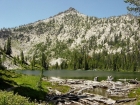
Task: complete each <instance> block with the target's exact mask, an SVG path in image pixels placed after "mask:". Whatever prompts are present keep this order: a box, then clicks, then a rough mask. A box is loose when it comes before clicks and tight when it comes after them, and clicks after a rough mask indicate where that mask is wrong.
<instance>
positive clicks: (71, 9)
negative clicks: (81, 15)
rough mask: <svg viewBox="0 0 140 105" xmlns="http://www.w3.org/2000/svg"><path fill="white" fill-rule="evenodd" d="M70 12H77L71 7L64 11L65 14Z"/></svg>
mask: <svg viewBox="0 0 140 105" xmlns="http://www.w3.org/2000/svg"><path fill="white" fill-rule="evenodd" d="M70 11H73V12H78V11H77V10H76V9H75V8H73V7H70V8H69V9H68V10H66V11H65V12H70Z"/></svg>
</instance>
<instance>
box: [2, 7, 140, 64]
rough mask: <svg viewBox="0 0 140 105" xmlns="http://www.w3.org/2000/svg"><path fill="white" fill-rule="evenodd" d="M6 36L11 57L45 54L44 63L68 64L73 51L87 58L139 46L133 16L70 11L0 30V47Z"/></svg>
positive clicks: (137, 27) (131, 49)
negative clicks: (75, 50)
mask: <svg viewBox="0 0 140 105" xmlns="http://www.w3.org/2000/svg"><path fill="white" fill-rule="evenodd" d="M7 37H11V38H12V56H18V55H20V51H21V50H22V51H23V52H24V55H25V56H26V57H27V58H28V59H27V62H28V63H30V61H31V59H32V56H33V55H34V54H35V55H36V58H39V57H40V54H41V52H44V53H46V54H47V57H48V58H47V59H48V62H50V63H51V62H53V63H54V62H55V63H56V61H57V60H58V58H63V59H61V60H60V59H59V63H60V64H61V63H62V61H63V60H67V61H69V60H68V59H69V57H68V55H69V53H70V52H72V51H74V49H77V50H79V51H80V50H81V49H84V50H86V52H87V54H88V55H89V56H92V55H93V53H102V52H103V51H106V52H107V53H108V54H116V53H121V52H122V51H123V52H125V53H128V52H132V51H133V48H134V47H135V46H136V45H138V44H140V40H139V39H140V29H139V25H138V23H137V19H136V17H134V16H132V15H123V16H118V17H110V18H97V17H89V16H86V15H84V14H81V13H79V12H78V11H77V10H75V9H74V8H69V9H68V10H66V11H64V12H61V13H59V14H57V15H55V16H53V17H50V18H48V19H44V20H39V21H37V22H35V23H30V24H27V25H23V26H19V27H15V28H11V29H1V31H0V46H1V47H2V48H4V45H5V42H6V40H7Z"/></svg>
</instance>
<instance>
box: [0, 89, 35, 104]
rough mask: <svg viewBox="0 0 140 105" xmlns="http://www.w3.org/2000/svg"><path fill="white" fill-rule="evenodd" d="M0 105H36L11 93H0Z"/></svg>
mask: <svg viewBox="0 0 140 105" xmlns="http://www.w3.org/2000/svg"><path fill="white" fill-rule="evenodd" d="M0 105H36V104H35V103H31V102H29V99H28V98H26V97H23V96H20V95H18V94H14V93H13V92H6V91H0Z"/></svg>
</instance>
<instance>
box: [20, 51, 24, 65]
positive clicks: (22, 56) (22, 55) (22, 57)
mask: <svg viewBox="0 0 140 105" xmlns="http://www.w3.org/2000/svg"><path fill="white" fill-rule="evenodd" d="M20 61H21V64H24V63H25V61H24V53H23V51H21V53H20Z"/></svg>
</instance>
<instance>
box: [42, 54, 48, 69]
mask: <svg viewBox="0 0 140 105" xmlns="http://www.w3.org/2000/svg"><path fill="white" fill-rule="evenodd" d="M41 66H42V68H43V69H47V65H46V57H45V54H44V53H42V54H41Z"/></svg>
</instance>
